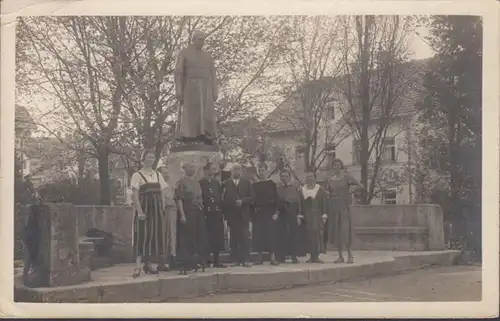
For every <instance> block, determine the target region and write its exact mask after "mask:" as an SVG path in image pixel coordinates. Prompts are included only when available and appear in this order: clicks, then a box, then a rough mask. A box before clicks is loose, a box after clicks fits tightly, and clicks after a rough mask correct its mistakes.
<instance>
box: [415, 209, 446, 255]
mask: <svg viewBox="0 0 500 321" xmlns="http://www.w3.org/2000/svg"><path fill="white" fill-rule="evenodd" d="M419 216H424V217H425V219H426V223H427V227H428V228H429V236H428V237H429V240H428V250H429V251H440V250H444V249H445V245H444V225H443V210H442V209H441V207H440V206H439V205H433V204H426V205H421V206H419Z"/></svg>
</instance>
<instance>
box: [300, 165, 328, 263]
mask: <svg viewBox="0 0 500 321" xmlns="http://www.w3.org/2000/svg"><path fill="white" fill-rule="evenodd" d="M300 203H301V205H300V208H301V215H299V216H298V220H297V224H298V225H301V224H302V223H303V224H304V225H305V230H306V239H307V241H306V242H307V248H308V251H307V252H308V253H309V255H310V256H311V257H310V259H309V260H308V261H307V263H323V261H321V260H320V259H319V255H320V253H322V252H323V245H324V244H323V227H324V224H325V221H326V219H327V207H328V199H327V195H326V192H325V190H324V188H323V187H321V186H320V185H319V184H316V178H315V177H314V173H311V172H309V173H306V184H305V185H304V186H303V187H302V188H301V189H300Z"/></svg>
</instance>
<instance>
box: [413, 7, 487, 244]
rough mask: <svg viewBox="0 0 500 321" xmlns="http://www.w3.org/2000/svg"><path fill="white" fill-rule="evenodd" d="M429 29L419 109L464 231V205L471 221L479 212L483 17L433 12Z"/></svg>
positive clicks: (454, 214) (463, 231)
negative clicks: (439, 151)
mask: <svg viewBox="0 0 500 321" xmlns="http://www.w3.org/2000/svg"><path fill="white" fill-rule="evenodd" d="M429 30H430V35H429V37H428V38H427V40H428V42H429V44H430V45H431V47H432V49H433V50H434V51H435V53H436V56H435V58H436V59H434V60H433V61H432V63H431V66H430V68H429V71H428V72H427V73H426V75H425V79H424V88H425V93H424V96H423V99H422V101H421V102H420V103H419V104H418V108H419V111H420V115H421V120H422V122H424V123H425V124H427V126H428V127H430V128H432V130H433V131H434V132H436V133H437V134H438V135H439V136H440V137H441V138H442V144H443V146H444V147H445V148H446V156H447V159H446V172H447V174H448V177H449V181H448V185H449V192H450V198H449V199H450V202H451V204H450V212H451V213H453V220H454V222H455V223H457V224H456V227H458V228H459V229H460V230H461V231H460V232H459V233H461V234H462V235H464V234H465V230H464V229H465V226H464V224H463V223H464V221H465V219H466V217H464V216H463V214H464V208H465V207H466V208H467V211H468V212H469V213H471V214H472V213H475V217H476V218H475V220H480V215H481V176H482V175H481V157H480V156H479V155H481V152H482V143H481V141H482V132H481V129H482V121H481V115H482V42H483V40H482V19H481V17H477V16H433V17H431V18H430V20H429ZM471 217H474V216H471ZM456 230H458V229H456Z"/></svg>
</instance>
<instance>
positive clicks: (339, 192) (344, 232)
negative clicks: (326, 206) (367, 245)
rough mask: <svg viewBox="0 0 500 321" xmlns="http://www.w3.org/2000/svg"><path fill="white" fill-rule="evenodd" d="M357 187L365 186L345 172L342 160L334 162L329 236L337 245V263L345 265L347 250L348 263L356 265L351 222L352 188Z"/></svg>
mask: <svg viewBox="0 0 500 321" xmlns="http://www.w3.org/2000/svg"><path fill="white" fill-rule="evenodd" d="M352 185H355V186H357V187H358V188H359V189H363V188H364V186H363V185H362V184H360V183H359V182H358V181H357V180H355V179H354V178H353V177H352V176H351V175H349V174H348V173H346V172H345V171H344V164H343V163H342V161H341V160H340V159H335V160H334V161H333V176H332V178H330V180H329V181H328V185H327V190H328V193H329V196H330V211H329V212H330V217H329V218H328V221H329V224H328V225H329V226H328V229H329V234H330V235H333V236H334V238H335V244H336V246H337V250H338V252H339V257H338V259H337V260H336V261H335V263H344V256H343V254H342V250H343V248H344V246H345V247H346V249H347V263H354V257H353V256H352V252H351V243H352V232H353V231H352V221H351V211H350V208H349V207H350V205H351V200H352V198H351V193H350V189H349V188H350V186H352Z"/></svg>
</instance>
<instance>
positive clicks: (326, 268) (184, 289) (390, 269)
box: [14, 251, 459, 303]
mask: <svg viewBox="0 0 500 321" xmlns="http://www.w3.org/2000/svg"><path fill="white" fill-rule="evenodd" d="M458 255H459V252H458V251H433V252H430V251H426V252H402V251H397V252H388V251H360V252H355V253H354V256H355V263H354V264H334V263H331V262H333V261H334V260H335V259H336V255H334V254H333V253H329V254H325V255H322V257H321V258H322V260H324V261H325V264H308V263H305V261H306V258H302V259H301V263H298V264H292V263H285V264H281V265H279V266H271V265H269V263H267V264H265V265H261V266H253V267H251V268H243V267H229V268H226V269H212V268H211V269H207V270H206V271H205V272H198V273H192V274H190V275H187V276H181V275H179V274H178V272H177V271H171V272H164V273H161V274H159V275H145V274H141V276H140V277H139V278H137V279H133V278H132V271H133V267H134V265H133V264H122V265H117V266H113V267H109V268H103V269H100V270H96V271H92V281H90V282H87V283H85V284H81V285H76V286H67V287H54V288H37V289H30V288H26V287H24V286H22V285H19V284H17V285H16V286H15V291H14V293H15V294H14V298H15V301H16V302H54V303H55V302H58V303H78V302H81V303H124V302H168V301H174V300H175V301H176V302H179V301H180V302H182V298H188V297H196V296H203V295H207V294H213V293H224V292H249V291H265V290H274V289H283V288H288V287H294V286H304V285H309V284H319V283H325V282H339V281H347V280H351V279H356V278H364V277H374V276H380V275H390V274H394V273H397V272H402V271H407V270H416V269H420V268H423V267H426V266H430V265H451V264H452V263H453V261H454V259H455V258H456V257H457V256H458Z"/></svg>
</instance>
